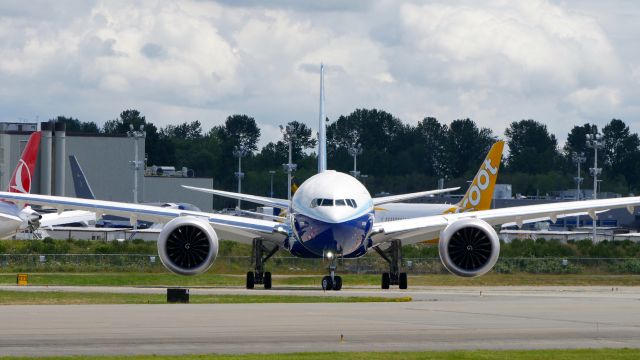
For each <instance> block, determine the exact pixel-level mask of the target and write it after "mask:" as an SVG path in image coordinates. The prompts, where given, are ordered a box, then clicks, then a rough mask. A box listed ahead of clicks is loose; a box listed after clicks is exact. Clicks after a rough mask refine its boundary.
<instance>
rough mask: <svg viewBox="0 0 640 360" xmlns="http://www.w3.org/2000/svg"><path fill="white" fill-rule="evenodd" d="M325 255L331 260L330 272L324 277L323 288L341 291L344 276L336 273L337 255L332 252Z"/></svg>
mask: <svg viewBox="0 0 640 360" xmlns="http://www.w3.org/2000/svg"><path fill="white" fill-rule="evenodd" d="M324 257H325V258H326V259H328V260H329V261H330V263H329V274H330V275H328V276H325V277H323V278H322V290H325V291H327V290H335V291H339V290H341V289H342V278H341V277H340V276H338V275H336V268H337V267H338V264H337V256H336V255H335V254H334V253H332V252H330V251H329V252H327V253H326V254H325V255H324Z"/></svg>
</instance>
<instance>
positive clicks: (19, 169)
mask: <svg viewBox="0 0 640 360" xmlns="http://www.w3.org/2000/svg"><path fill="white" fill-rule="evenodd" d="M40 136H41V133H40V131H36V132H34V133H32V134H31V136H29V141H27V146H26V147H25V148H24V150H23V151H22V156H20V160H19V161H18V165H17V166H16V168H15V170H13V175H11V180H10V181H9V187H8V188H7V191H8V192H16V193H23V194H28V193H30V192H31V180H32V179H33V172H34V170H35V167H36V161H37V160H38V150H39V148H40Z"/></svg>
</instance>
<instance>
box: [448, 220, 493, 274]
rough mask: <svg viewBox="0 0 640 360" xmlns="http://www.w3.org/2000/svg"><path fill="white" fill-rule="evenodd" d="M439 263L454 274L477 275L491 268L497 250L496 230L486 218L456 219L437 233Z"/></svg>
mask: <svg viewBox="0 0 640 360" xmlns="http://www.w3.org/2000/svg"><path fill="white" fill-rule="evenodd" d="M438 251H439V253H440V260H441V261H442V264H443V265H444V266H445V267H446V268H447V270H449V271H450V272H452V273H453V274H455V275H458V276H463V277H474V276H480V275H483V274H485V273H486V272H488V271H489V270H491V269H492V268H493V266H494V265H495V264H496V261H498V255H499V254H500V240H499V239H498V234H497V233H496V231H495V230H494V229H493V227H491V225H489V224H488V223H487V222H485V221H482V220H479V219H473V218H468V219H460V220H457V221H455V222H453V223H451V224H449V225H448V226H447V227H446V228H445V229H444V231H442V233H440V243H439V246H438Z"/></svg>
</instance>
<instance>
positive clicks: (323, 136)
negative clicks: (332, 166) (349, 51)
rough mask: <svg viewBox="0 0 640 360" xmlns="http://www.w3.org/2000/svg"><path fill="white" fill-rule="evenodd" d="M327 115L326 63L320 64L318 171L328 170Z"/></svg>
mask: <svg viewBox="0 0 640 360" xmlns="http://www.w3.org/2000/svg"><path fill="white" fill-rule="evenodd" d="M326 118H327V115H326V114H325V112H324V65H323V64H320V116H319V124H318V125H319V126H318V173H321V172H323V171H325V170H327V125H326V124H325V122H326Z"/></svg>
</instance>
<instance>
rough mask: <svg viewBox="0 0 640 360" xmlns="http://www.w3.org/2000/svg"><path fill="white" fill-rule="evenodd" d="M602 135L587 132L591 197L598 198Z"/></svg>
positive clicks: (594, 217)
mask: <svg viewBox="0 0 640 360" xmlns="http://www.w3.org/2000/svg"><path fill="white" fill-rule="evenodd" d="M603 145H604V144H603V141H602V135H600V134H599V133H598V131H597V130H596V131H595V132H594V133H593V134H587V147H590V148H593V153H594V157H593V167H592V168H590V169H589V172H590V173H591V175H592V176H593V199H594V200H595V199H597V198H598V175H600V173H601V172H602V168H598V149H600V148H602V147H603ZM592 220H593V242H594V243H595V242H596V241H597V240H596V220H597V216H596V215H595V214H594V215H593V219H592Z"/></svg>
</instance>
